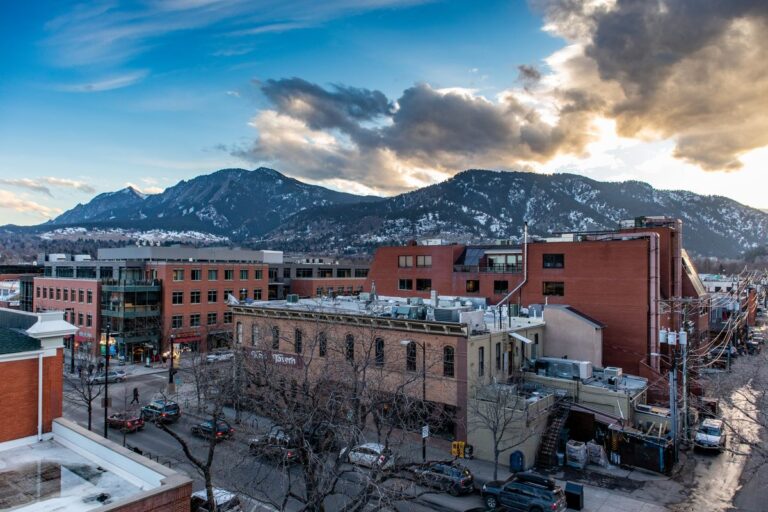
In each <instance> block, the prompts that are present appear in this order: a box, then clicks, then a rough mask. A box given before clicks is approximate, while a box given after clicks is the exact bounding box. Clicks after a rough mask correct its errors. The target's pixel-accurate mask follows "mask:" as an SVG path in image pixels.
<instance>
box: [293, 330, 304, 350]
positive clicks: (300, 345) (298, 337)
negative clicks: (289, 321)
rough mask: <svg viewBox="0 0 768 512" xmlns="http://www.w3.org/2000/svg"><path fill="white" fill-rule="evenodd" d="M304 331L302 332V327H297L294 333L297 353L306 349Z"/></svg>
mask: <svg viewBox="0 0 768 512" xmlns="http://www.w3.org/2000/svg"><path fill="white" fill-rule="evenodd" d="M303 337H304V335H303V333H302V332H301V329H296V330H295V331H294V334H293V339H294V345H293V347H294V349H296V353H297V354H301V351H302V350H304V340H303Z"/></svg>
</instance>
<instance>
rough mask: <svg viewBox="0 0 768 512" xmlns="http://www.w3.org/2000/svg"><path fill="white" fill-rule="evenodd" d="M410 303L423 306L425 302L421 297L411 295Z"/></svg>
mask: <svg viewBox="0 0 768 512" xmlns="http://www.w3.org/2000/svg"><path fill="white" fill-rule="evenodd" d="M408 304H411V305H413V306H421V305H423V304H424V299H422V298H421V297H411V298H410V299H408Z"/></svg>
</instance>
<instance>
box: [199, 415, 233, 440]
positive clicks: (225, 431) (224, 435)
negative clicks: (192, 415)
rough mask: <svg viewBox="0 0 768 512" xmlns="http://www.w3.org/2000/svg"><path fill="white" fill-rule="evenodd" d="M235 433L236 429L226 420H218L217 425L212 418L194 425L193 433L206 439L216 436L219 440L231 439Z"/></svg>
mask: <svg viewBox="0 0 768 512" xmlns="http://www.w3.org/2000/svg"><path fill="white" fill-rule="evenodd" d="M234 433H235V429H233V428H232V427H231V426H230V425H229V423H227V422H226V421H224V420H218V421H217V422H216V425H215V426H214V424H213V421H210V420H209V421H204V422H202V423H198V424H197V425H192V435H195V436H198V437H202V438H205V439H211V438H212V437H215V438H216V440H217V441H221V440H224V439H230V438H231V437H232V435H233V434H234Z"/></svg>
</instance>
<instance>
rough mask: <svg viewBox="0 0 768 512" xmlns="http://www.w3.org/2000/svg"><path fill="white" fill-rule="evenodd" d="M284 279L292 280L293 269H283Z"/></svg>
mask: <svg viewBox="0 0 768 512" xmlns="http://www.w3.org/2000/svg"><path fill="white" fill-rule="evenodd" d="M283 277H284V278H285V279H290V278H291V267H285V268H283Z"/></svg>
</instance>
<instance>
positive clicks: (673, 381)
mask: <svg viewBox="0 0 768 512" xmlns="http://www.w3.org/2000/svg"><path fill="white" fill-rule="evenodd" d="M669 407H670V412H671V414H672V447H673V450H674V454H675V463H677V460H678V453H677V449H678V445H677V349H672V371H670V372H669Z"/></svg>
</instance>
